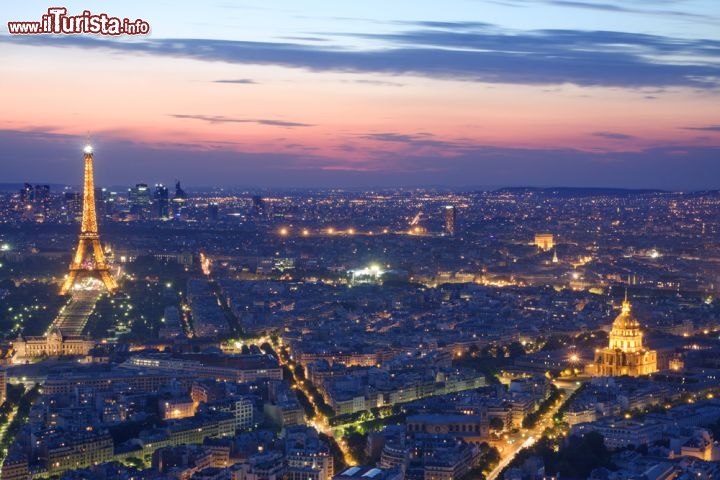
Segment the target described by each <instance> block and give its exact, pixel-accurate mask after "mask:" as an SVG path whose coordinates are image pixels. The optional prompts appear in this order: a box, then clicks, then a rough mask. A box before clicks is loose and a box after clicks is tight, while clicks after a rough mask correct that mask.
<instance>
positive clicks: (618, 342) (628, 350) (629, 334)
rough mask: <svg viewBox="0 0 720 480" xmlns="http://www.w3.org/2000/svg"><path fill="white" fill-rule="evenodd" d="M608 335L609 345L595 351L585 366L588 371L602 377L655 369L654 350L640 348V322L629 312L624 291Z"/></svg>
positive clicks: (654, 370) (655, 355)
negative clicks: (587, 365) (592, 357)
mask: <svg viewBox="0 0 720 480" xmlns="http://www.w3.org/2000/svg"><path fill="white" fill-rule="evenodd" d="M609 337H610V342H609V345H608V347H607V348H603V349H599V350H597V351H596V353H595V363H594V365H593V366H592V368H589V369H588V370H590V373H592V374H594V375H597V376H605V377H614V376H621V375H629V376H631V377H637V376H640V375H648V374H650V373H653V372H656V371H657V352H656V351H655V350H648V349H646V348H644V347H643V340H642V339H643V332H642V331H641V330H640V322H638V321H637V319H636V318H635V317H634V316H633V314H632V308H631V305H630V301H629V300H628V299H627V294H626V295H625V300H624V301H623V303H622V309H621V311H620V315H618V316H617V318H615V321H614V322H613V325H612V329H611V330H610V335H609Z"/></svg>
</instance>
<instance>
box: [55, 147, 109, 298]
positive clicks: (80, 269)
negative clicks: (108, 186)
mask: <svg viewBox="0 0 720 480" xmlns="http://www.w3.org/2000/svg"><path fill="white" fill-rule="evenodd" d="M83 152H84V153H85V182H84V186H83V212H82V224H81V227H80V238H79V240H78V246H77V249H76V250H75V256H74V257H73V260H72V263H71V264H70V272H69V273H68V275H67V277H66V278H65V281H64V282H63V284H62V287H61V288H60V295H65V294H66V293H69V292H70V291H71V290H72V289H73V287H74V286H75V284H76V283H77V282H78V281H80V280H82V279H84V278H87V277H94V278H97V279H99V280H100V281H101V282H102V283H103V285H105V288H106V289H107V290H108V292H110V293H112V292H115V291H116V290H117V288H118V284H117V282H116V281H115V279H114V278H113V276H112V275H111V274H110V268H109V267H108V265H107V262H106V260H105V252H103V249H102V246H101V245H100V235H99V234H98V224H97V215H96V213H95V182H94V180H93V149H92V147H91V146H90V145H87V146H86V147H85V149H84V150H83ZM91 257H92V258H91Z"/></svg>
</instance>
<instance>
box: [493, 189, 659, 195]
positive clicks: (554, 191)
mask: <svg viewBox="0 0 720 480" xmlns="http://www.w3.org/2000/svg"><path fill="white" fill-rule="evenodd" d="M495 192H496V193H504V192H506V193H513V194H523V193H537V194H539V195H547V196H554V197H624V196H629V195H647V194H659V193H671V192H668V191H667V190H653V189H631V188H597V187H593V188H583V187H506V188H500V189H498V190H495Z"/></svg>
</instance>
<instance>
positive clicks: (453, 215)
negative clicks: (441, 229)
mask: <svg viewBox="0 0 720 480" xmlns="http://www.w3.org/2000/svg"><path fill="white" fill-rule="evenodd" d="M456 220H457V210H456V209H455V206H454V205H447V206H445V233H447V234H448V235H450V236H451V237H452V236H453V235H455V221H456Z"/></svg>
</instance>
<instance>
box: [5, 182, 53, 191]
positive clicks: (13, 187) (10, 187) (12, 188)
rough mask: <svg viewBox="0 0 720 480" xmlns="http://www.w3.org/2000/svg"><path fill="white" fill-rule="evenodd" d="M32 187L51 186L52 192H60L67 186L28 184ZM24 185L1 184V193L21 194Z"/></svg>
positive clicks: (39, 183)
mask: <svg viewBox="0 0 720 480" xmlns="http://www.w3.org/2000/svg"><path fill="white" fill-rule="evenodd" d="M28 183H30V184H31V185H33V186H34V185H50V191H51V192H59V191H61V190H63V189H64V188H65V185H60V184H59V183H42V182H28ZM24 185H25V184H24V183H0V192H19V191H20V190H21V189H22V188H23V186H24Z"/></svg>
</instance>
